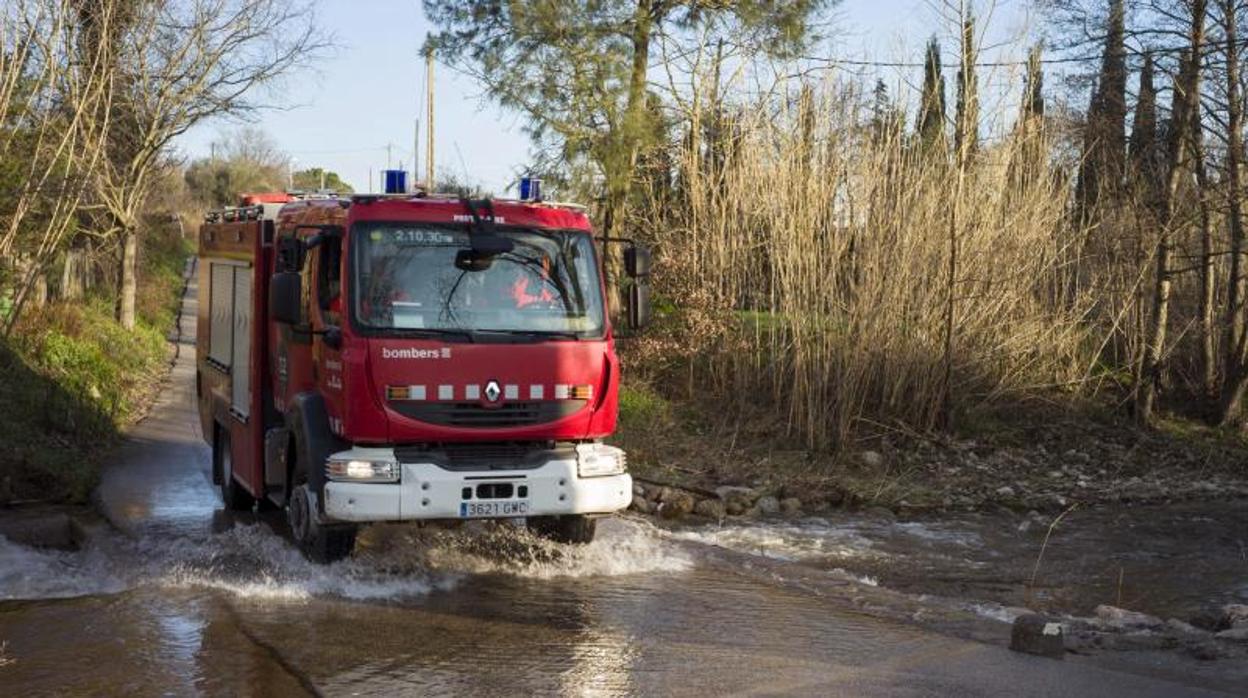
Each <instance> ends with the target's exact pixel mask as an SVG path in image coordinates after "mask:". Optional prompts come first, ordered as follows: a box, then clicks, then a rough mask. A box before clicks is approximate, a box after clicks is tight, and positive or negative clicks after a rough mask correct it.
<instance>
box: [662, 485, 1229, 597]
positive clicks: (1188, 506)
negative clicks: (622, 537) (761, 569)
mask: <svg viewBox="0 0 1248 698" xmlns="http://www.w3.org/2000/svg"><path fill="white" fill-rule="evenodd" d="M1054 521H1056V524H1054ZM675 535H676V537H677V538H680V539H684V540H693V541H700V542H705V543H708V544H711V545H716V546H720V547H723V548H726V549H731V550H737V551H741V552H747V553H752V554H755V555H760V556H763V557H767V558H771V559H775V560H781V561H788V562H793V563H795V564H799V565H804V566H809V567H813V568H816V569H825V570H842V571H846V572H850V573H852V574H854V575H857V576H859V577H860V578H862V579H865V580H870V582H871V583H874V584H878V585H879V586H882V587H887V588H889V589H894V590H897V591H902V592H907V593H910V594H924V595H936V596H943V597H947V598H949V599H968V600H973V603H975V604H978V605H979V607H980V608H982V609H983V610H984V611H985V612H987V613H994V612H996V613H998V614H1002V615H1009V614H1008V613H1006V612H1005V611H1004V609H1008V608H1011V607H1014V608H1017V607H1025V608H1028V609H1032V610H1036V611H1043V612H1046V613H1051V614H1057V615H1068V616H1088V615H1092V614H1094V613H1095V609H1096V607H1097V606H1099V605H1103V604H1108V605H1113V606H1116V607H1121V608H1127V609H1131V610H1132V611H1136V612H1141V613H1146V614H1149V615H1153V616H1157V617H1159V618H1161V619H1163V620H1165V619H1170V618H1177V619H1180V620H1187V619H1190V618H1193V617H1195V616H1197V615H1199V614H1200V613H1201V612H1202V611H1206V610H1208V609H1210V608H1219V607H1222V606H1225V605H1228V604H1248V502H1245V501H1230V502H1201V503H1190V502H1189V503H1182V504H1172V505H1145V506H1137V507H1123V508H1104V509H1094V510H1079V509H1076V510H1074V511H1071V512H1069V513H1067V514H1065V515H1063V516H1060V519H1059V518H1058V516H1055V515H1049V516H1041V515H1039V514H1035V513H1032V514H1030V515H1018V514H1013V513H992V514H950V515H943V516H941V517H939V518H930V519H918V520H912V521H896V520H894V519H893V518H892V517H891V516H889V515H876V516H872V515H870V514H865V515H864V514H848V513H846V514H834V515H829V516H827V517H822V518H812V519H807V520H804V521H797V522H774V523H752V524H749V525H743V526H742V525H736V526H734V525H729V526H704V527H698V528H694V529H691V530H685V531H681V532H678V533H676V534H675ZM993 609H997V610H996V611H994V610H993ZM1010 619H1012V618H1010Z"/></svg>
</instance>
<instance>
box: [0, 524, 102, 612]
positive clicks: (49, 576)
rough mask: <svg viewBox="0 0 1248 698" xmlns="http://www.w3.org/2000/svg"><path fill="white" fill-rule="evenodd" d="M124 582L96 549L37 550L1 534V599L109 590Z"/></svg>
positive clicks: (51, 597)
mask: <svg viewBox="0 0 1248 698" xmlns="http://www.w3.org/2000/svg"><path fill="white" fill-rule="evenodd" d="M126 586H127V583H126V581H125V579H124V578H123V577H122V576H121V575H120V573H119V570H118V569H117V567H116V566H115V565H114V564H113V562H112V561H111V560H110V559H109V558H108V557H107V556H106V555H103V554H101V552H100V551H99V550H98V549H94V548H92V549H88V550H85V551H81V552H64V551H59V550H36V549H34V548H28V547H26V546H24V545H18V544H17V543H13V542H11V541H9V540H8V539H7V538H4V537H3V536H0V600H26V599H59V598H72V597H75V596H88V595H91V594H111V593H116V592H118V591H122V590H123V589H125V588H126Z"/></svg>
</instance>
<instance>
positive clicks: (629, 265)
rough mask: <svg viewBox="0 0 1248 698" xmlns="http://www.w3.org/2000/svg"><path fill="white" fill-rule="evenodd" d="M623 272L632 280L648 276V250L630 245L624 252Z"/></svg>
mask: <svg viewBox="0 0 1248 698" xmlns="http://www.w3.org/2000/svg"><path fill="white" fill-rule="evenodd" d="M624 272H625V273H626V274H628V275H629V276H630V277H631V278H634V279H636V278H638V277H642V276H650V248H648V247H641V246H639V245H632V246H630V247H629V248H628V249H626V250H624Z"/></svg>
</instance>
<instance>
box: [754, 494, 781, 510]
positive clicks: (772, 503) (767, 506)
mask: <svg viewBox="0 0 1248 698" xmlns="http://www.w3.org/2000/svg"><path fill="white" fill-rule="evenodd" d="M756 504H757V506H758V510H759V511H760V512H762V513H763V514H767V515H771V514H778V513H780V500H779V499H776V498H775V497H773V496H771V495H767V496H766V497H759V498H758V502H757V503H756Z"/></svg>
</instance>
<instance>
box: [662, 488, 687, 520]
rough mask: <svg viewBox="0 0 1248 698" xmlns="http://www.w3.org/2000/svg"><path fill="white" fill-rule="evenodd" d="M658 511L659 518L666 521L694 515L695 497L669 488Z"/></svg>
mask: <svg viewBox="0 0 1248 698" xmlns="http://www.w3.org/2000/svg"><path fill="white" fill-rule="evenodd" d="M658 511H659V516H662V517H663V518H665V519H680V518H684V517H685V516H688V515H689V514H692V513H693V496H692V495H690V494H689V493H688V492H682V491H681V490H677V489H671V488H667V491H666V492H665V493H664V497H663V501H662V502H660V503H659V509H658Z"/></svg>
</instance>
